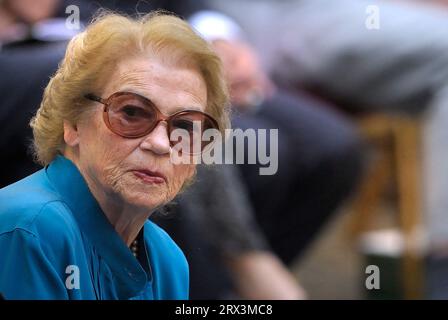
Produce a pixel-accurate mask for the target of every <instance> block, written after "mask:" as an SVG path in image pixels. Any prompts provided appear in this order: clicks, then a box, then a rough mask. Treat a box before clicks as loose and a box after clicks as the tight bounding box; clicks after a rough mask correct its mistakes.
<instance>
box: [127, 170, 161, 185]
mask: <svg viewBox="0 0 448 320" xmlns="http://www.w3.org/2000/svg"><path fill="white" fill-rule="evenodd" d="M132 173H133V174H134V175H135V176H136V177H137V178H140V179H142V180H143V182H145V183H148V184H162V183H165V182H166V178H165V177H164V176H163V175H162V174H160V173H158V172H152V171H149V170H133V171H132Z"/></svg>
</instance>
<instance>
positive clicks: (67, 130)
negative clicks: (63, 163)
mask: <svg viewBox="0 0 448 320" xmlns="http://www.w3.org/2000/svg"><path fill="white" fill-rule="evenodd" d="M64 141H65V143H66V144H67V145H68V146H70V147H75V146H77V145H78V144H79V134H78V128H77V126H76V125H74V124H71V123H70V122H68V121H67V120H64Z"/></svg>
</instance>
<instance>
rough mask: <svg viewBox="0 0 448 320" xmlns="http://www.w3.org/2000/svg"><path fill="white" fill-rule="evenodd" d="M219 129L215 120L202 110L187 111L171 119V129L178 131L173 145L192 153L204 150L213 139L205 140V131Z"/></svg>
mask: <svg viewBox="0 0 448 320" xmlns="http://www.w3.org/2000/svg"><path fill="white" fill-rule="evenodd" d="M208 129H217V128H216V125H215V124H214V123H213V121H212V120H211V119H210V118H209V117H208V116H207V115H206V114H204V113H202V112H195V111H185V112H182V113H180V114H179V115H177V116H175V117H174V118H173V119H171V131H172V132H173V131H176V134H175V135H174V137H177V138H174V141H173V140H172V144H173V146H177V149H180V150H182V151H183V152H187V153H190V154H195V153H199V152H202V151H203V150H204V149H205V148H206V147H207V145H209V144H210V143H211V142H212V141H203V133H204V132H205V131H206V130H208ZM179 144H180V145H179Z"/></svg>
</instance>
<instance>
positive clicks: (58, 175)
mask: <svg viewBox="0 0 448 320" xmlns="http://www.w3.org/2000/svg"><path fill="white" fill-rule="evenodd" d="M194 123H199V124H200V126H196V127H195V126H194ZM31 126H32V128H33V132H34V147H35V152H36V157H37V160H38V161H39V162H40V163H41V164H43V165H44V166H45V168H44V169H42V170H40V171H38V172H37V173H35V174H33V175H31V176H29V177H27V178H25V179H23V180H21V181H19V182H16V183H14V184H12V185H10V186H8V187H6V188H4V189H1V190H0V293H1V294H2V295H3V296H4V297H5V298H6V299H186V298H188V286H189V283H188V277H189V274H188V265H187V262H186V259H185V257H184V255H183V253H182V252H181V250H180V249H179V248H178V247H177V245H176V244H175V243H174V242H173V240H172V239H171V238H170V237H169V236H168V235H167V234H166V233H165V232H164V231H163V230H162V229H160V228H159V227H157V226H156V225H154V224H153V223H151V222H149V221H148V217H149V216H150V215H151V213H152V212H154V211H155V210H156V209H157V208H159V207H161V206H163V205H164V204H166V203H168V202H169V201H171V200H172V199H173V198H174V197H175V196H176V194H178V193H179V192H180V191H181V190H182V189H183V187H185V186H186V185H187V184H188V183H189V182H190V181H191V179H192V177H193V176H194V174H195V164H194V163H193V162H189V163H177V164H176V163H174V162H173V161H172V157H171V154H172V152H173V148H174V147H175V146H177V145H178V144H179V143H182V142H183V141H188V139H186V138H191V139H193V140H191V141H189V143H191V142H198V143H199V145H200V146H201V148H202V147H204V146H205V144H201V141H196V140H197V139H198V137H199V139H200V136H201V135H200V134H199V135H196V134H193V133H195V132H196V131H195V130H196V129H197V128H198V127H199V128H200V130H201V131H204V130H206V129H208V128H215V129H218V130H221V131H223V130H224V129H225V128H226V127H227V126H228V111H227V92H226V87H225V84H224V81H223V76H222V72H221V65H220V61H219V59H218V58H217V56H216V55H215V54H214V53H213V51H212V50H211V49H210V48H209V46H208V45H207V43H206V42H205V41H204V40H203V39H202V38H200V37H199V36H198V35H197V34H196V33H195V32H193V31H192V29H191V28H190V27H189V26H188V25H187V24H186V23H185V22H184V21H182V20H181V19H179V18H176V17H174V16H169V15H164V14H160V13H155V14H151V15H148V16H145V17H142V18H139V19H138V20H133V19H131V18H127V17H123V16H120V15H116V14H104V15H103V16H100V17H99V18H98V19H97V20H96V21H95V22H94V23H93V24H91V25H90V26H89V27H88V28H87V29H86V31H85V32H83V33H81V34H80V35H78V36H77V37H76V38H74V39H73V40H72V41H71V42H70V43H69V45H68V48H67V52H66V55H65V58H64V60H63V61H62V63H61V65H60V67H59V69H58V71H57V72H56V74H55V75H54V76H53V77H52V78H51V80H50V82H49V84H48V86H47V88H46V90H45V93H44V97H43V101H42V104H41V106H40V109H39V110H38V112H37V114H36V116H35V117H34V118H33V119H32V121H31ZM176 129H182V132H184V133H187V134H188V136H182V137H181V139H178V140H173V139H170V136H171V133H172V132H174V131H175V130H176ZM193 131H194V132H193ZM199 133H202V132H199ZM184 138H185V139H184ZM194 139H196V140H194ZM175 150H180V152H186V153H187V156H188V157H191V154H190V153H188V149H185V148H184V149H182V148H180V149H179V148H177V149H175ZM185 150H187V151H185Z"/></svg>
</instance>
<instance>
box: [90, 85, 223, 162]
mask: <svg viewBox="0 0 448 320" xmlns="http://www.w3.org/2000/svg"><path fill="white" fill-rule="evenodd" d="M84 97H85V98H87V99H89V100H92V101H96V102H99V103H101V104H103V105H104V110H103V111H104V112H103V120H104V122H105V124H106V126H107V127H108V128H109V129H110V130H111V131H112V132H113V133H115V134H117V135H119V136H121V137H124V138H130V139H133V138H140V137H143V136H145V135H147V134H149V133H150V132H151V131H152V130H154V128H156V127H157V125H158V124H159V122H161V121H165V122H166V123H167V129H168V135H169V137H170V145H171V147H174V146H175V145H177V144H178V143H181V144H183V145H181V146H178V147H180V148H182V149H181V150H184V151H185V150H186V152H187V153H189V154H194V153H195V152H193V151H196V150H193V145H194V143H196V144H197V145H198V146H199V147H200V150H197V151H199V152H202V151H203V150H204V149H205V148H206V147H207V145H209V144H210V141H202V135H203V133H204V132H205V131H206V130H208V129H216V130H219V126H218V123H217V122H216V120H215V119H213V117H212V116H210V115H208V114H206V113H204V112H202V111H198V110H188V109H186V110H180V111H178V112H175V113H174V114H172V115H170V116H166V115H164V114H163V113H162V112H161V111H160V110H159V109H158V108H157V107H156V106H155V105H154V103H152V101H151V100H149V99H147V98H145V97H143V96H141V95H139V94H136V93H132V92H116V93H114V94H112V95H111V96H110V97H109V98H107V99H103V98H101V97H98V96H96V95H94V94H92V93H89V94H86V95H85V96H84ZM176 129H180V130H179V131H178V132H177V133H181V134H180V135H179V134H175V135H172V133H173V131H174V130H176ZM172 136H176V137H178V138H180V139H178V140H174V141H172V140H171V137H172ZM198 139H199V141H198ZM187 144H189V145H187ZM180 148H179V149H180ZM188 150H189V151H188Z"/></svg>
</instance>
